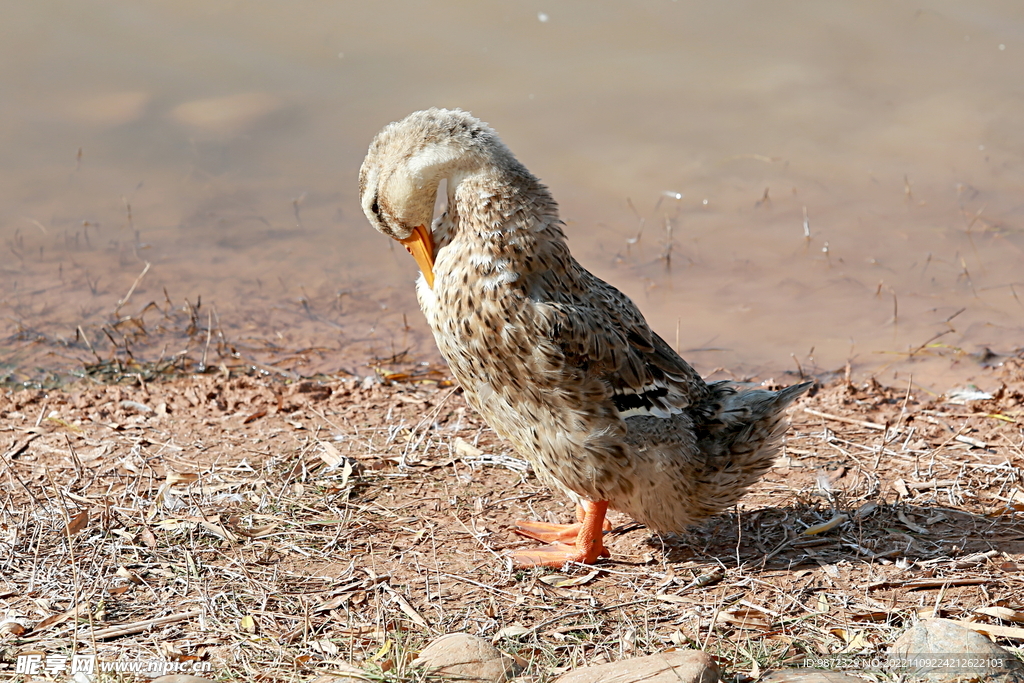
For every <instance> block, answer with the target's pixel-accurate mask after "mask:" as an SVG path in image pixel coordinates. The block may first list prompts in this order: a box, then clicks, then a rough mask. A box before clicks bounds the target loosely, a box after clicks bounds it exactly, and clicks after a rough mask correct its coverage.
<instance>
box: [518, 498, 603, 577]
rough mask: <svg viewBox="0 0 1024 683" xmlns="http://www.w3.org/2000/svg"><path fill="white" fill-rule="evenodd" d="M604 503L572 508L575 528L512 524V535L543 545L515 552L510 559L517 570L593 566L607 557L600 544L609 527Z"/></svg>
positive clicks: (586, 503) (562, 525)
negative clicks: (569, 565) (524, 568)
mask: <svg viewBox="0 0 1024 683" xmlns="http://www.w3.org/2000/svg"><path fill="white" fill-rule="evenodd" d="M607 510H608V502H607V501H603V500H602V501H598V502H596V503H593V502H590V501H584V503H583V504H582V505H578V506H577V507H576V517H577V518H578V519H579V520H580V521H579V522H577V523H576V524H549V523H547V522H516V529H515V531H516V533H518V534H522V535H523V536H529V537H530V538H535V539H537V540H538V541H545V542H547V543H548V544H549V545H546V546H542V547H540V548H531V549H523V550H517V551H516V552H515V553H513V555H512V560H513V563H514V564H515V565H516V566H517V567H561V566H562V565H564V564H565V563H566V562H579V563H581V564H593V563H594V562H597V560H598V558H600V557H609V556H610V554H609V553H608V550H607V549H606V548H605V547H604V543H602V541H601V536H602V535H603V534H604V532H605V531H609V530H611V523H609V522H608V520H606V519H605V518H604V516H605V513H606V512H607Z"/></svg>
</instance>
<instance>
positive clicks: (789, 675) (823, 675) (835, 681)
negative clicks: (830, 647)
mask: <svg viewBox="0 0 1024 683" xmlns="http://www.w3.org/2000/svg"><path fill="white" fill-rule="evenodd" d="M761 683H864V679H863V678H857V677H856V676H848V675H846V674H843V673H839V672H838V671H825V670H821V669H782V670H780V671H773V672H771V673H770V674H768V675H767V676H765V677H764V678H762V679H761Z"/></svg>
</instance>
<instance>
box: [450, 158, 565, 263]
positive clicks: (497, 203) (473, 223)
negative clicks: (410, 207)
mask: <svg viewBox="0 0 1024 683" xmlns="http://www.w3.org/2000/svg"><path fill="white" fill-rule="evenodd" d="M434 239H435V241H436V243H437V245H438V247H443V246H445V245H447V244H448V243H449V242H451V241H453V240H455V241H459V242H461V243H462V244H463V245H464V246H469V245H475V247H476V248H477V249H480V250H483V251H484V252H491V253H492V255H493V256H494V257H501V258H503V259H512V260H519V259H520V258H523V257H526V256H529V255H530V253H531V252H532V251H535V250H536V249H538V248H539V247H540V246H541V245H542V244H543V243H546V242H551V241H554V242H559V243H562V242H564V240H565V234H564V233H563V232H562V224H561V220H560V219H559V217H558V205H557V203H556V202H555V200H554V199H553V198H552V197H551V193H550V192H548V189H547V188H546V187H545V186H544V185H542V184H541V183H540V181H539V180H537V178H535V177H534V176H533V175H531V174H530V172H529V171H527V170H526V169H525V168H523V167H522V166H521V165H519V164H516V165H515V166H514V167H511V168H508V167H502V168H497V167H488V166H484V167H483V168H480V169H474V170H472V171H465V172H459V173H455V174H452V176H450V177H449V179H448V209H447V211H446V212H445V214H444V215H442V217H441V218H440V219H439V220H438V221H437V223H436V224H435V228H434Z"/></svg>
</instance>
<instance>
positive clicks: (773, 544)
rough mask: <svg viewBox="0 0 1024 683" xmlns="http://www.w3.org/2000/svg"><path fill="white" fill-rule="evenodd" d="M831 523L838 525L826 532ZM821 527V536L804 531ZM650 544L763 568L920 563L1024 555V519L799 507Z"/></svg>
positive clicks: (693, 557)
mask: <svg viewBox="0 0 1024 683" xmlns="http://www.w3.org/2000/svg"><path fill="white" fill-rule="evenodd" d="M840 515H842V516H845V517H846V519H845V521H843V520H842V518H841V517H840ZM837 517H839V519H836V518H837ZM829 521H835V522H836V524H835V526H832V527H831V528H827V525H826V523H827V522H829ZM822 525H826V528H821V527H822ZM816 527H817V528H819V529H821V530H818V531H817V533H807V532H808V530H810V531H811V532H814V531H816ZM646 544H647V545H648V546H649V547H650V548H651V549H652V550H656V551H657V552H659V553H661V554H662V556H663V557H664V559H665V560H666V561H667V562H670V563H678V562H694V561H696V562H705V561H716V562H719V563H721V564H722V565H724V566H726V567H729V566H734V567H735V566H746V567H753V566H756V567H761V568H763V569H766V570H780V569H783V570H784V569H794V568H797V567H799V566H802V565H814V566H818V565H821V564H834V563H836V562H842V561H847V562H851V563H857V562H881V563H883V564H884V563H889V562H895V561H898V560H903V561H913V562H922V561H927V560H937V559H941V558H948V559H955V558H961V557H964V556H970V555H974V554H977V553H984V552H988V551H991V550H996V551H999V552H1001V553H1008V554H1021V553H1024V521H1022V519H1021V514H1020V513H1014V512H1013V511H1007V512H1006V514H994V515H991V516H986V515H978V514H974V513H971V512H967V511H964V510H957V509H954V508H949V507H943V506H941V505H937V504H936V505H910V504H903V503H900V504H887V503H878V504H875V505H874V506H872V507H868V508H866V507H863V506H862V507H860V508H858V509H857V510H844V509H842V508H841V507H840V508H838V509H829V508H824V507H821V506H815V505H809V504H797V505H793V506H790V507H766V508H759V509H757V510H750V511H746V510H744V511H743V512H742V513H736V512H731V513H727V514H720V515H717V516H715V517H712V518H711V519H709V520H708V521H706V522H705V523H703V524H702V525H699V526H696V527H693V528H691V529H690V530H688V531H686V532H683V533H674V534H650V533H648V535H647V539H646Z"/></svg>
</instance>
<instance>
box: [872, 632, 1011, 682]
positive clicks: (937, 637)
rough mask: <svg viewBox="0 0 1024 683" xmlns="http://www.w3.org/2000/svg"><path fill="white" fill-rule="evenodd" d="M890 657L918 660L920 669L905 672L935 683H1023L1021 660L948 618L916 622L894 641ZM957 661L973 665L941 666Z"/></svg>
mask: <svg viewBox="0 0 1024 683" xmlns="http://www.w3.org/2000/svg"><path fill="white" fill-rule="evenodd" d="M889 657H890V659H891V658H893V657H897V658H900V659H904V658H909V659H913V658H914V657H916V658H918V660H919V664H920V666H917V667H912V668H910V669H908V670H907V671H906V673H908V674H910V675H912V676H913V677H915V678H917V679H923V680H927V681H932V682H934V683H954V682H956V681H973V680H979V681H986V682H989V681H991V682H992V683H1024V664H1021V662H1020V660H1018V659H1017V658H1016V657H1014V656H1013V655H1012V654H1010V653H1009V652H1008V651H1007V650H1004V649H1003V648H1001V647H999V646H998V645H996V644H995V643H993V642H992V641H991V640H989V639H988V638H986V637H985V636H983V635H981V634H980V633H977V632H976V631H972V630H970V629H968V628H964V627H963V626H961V625H960V624H958V623H956V622H955V621H950V620H948V619H926V620H924V621H921V622H918V623H917V624H916V625H914V626H913V627H911V628H910V629H909V630H908V631H907V632H906V633H904V634H903V635H902V636H900V637H899V638H897V639H896V642H895V643H893V644H892V647H891V648H890V649H889ZM956 660H966V661H965V662H963V663H964V664H975V666H958V667H950V666H943V665H942V664H946V663H951V662H953V661H956ZM932 663H934V664H938V666H933V665H931V664H932Z"/></svg>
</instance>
